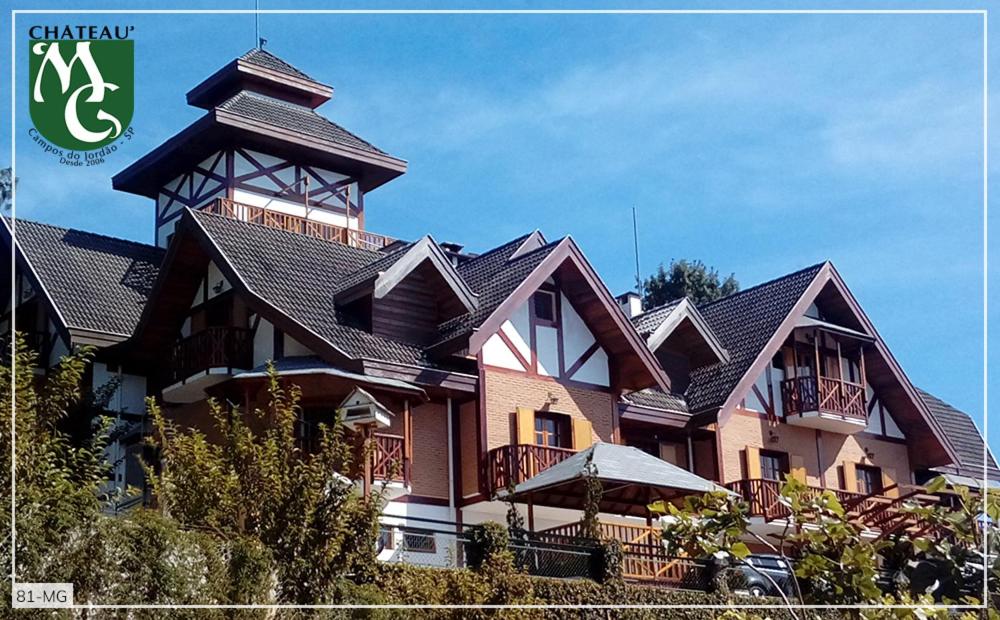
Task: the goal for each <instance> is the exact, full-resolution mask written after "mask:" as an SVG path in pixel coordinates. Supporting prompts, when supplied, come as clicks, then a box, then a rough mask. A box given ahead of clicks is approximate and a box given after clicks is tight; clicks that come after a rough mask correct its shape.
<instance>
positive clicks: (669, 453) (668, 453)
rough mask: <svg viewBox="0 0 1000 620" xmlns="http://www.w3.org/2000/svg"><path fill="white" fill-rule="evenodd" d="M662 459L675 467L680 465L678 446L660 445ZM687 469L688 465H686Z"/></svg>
mask: <svg viewBox="0 0 1000 620" xmlns="http://www.w3.org/2000/svg"><path fill="white" fill-rule="evenodd" d="M660 458H661V459H662V460H664V461H666V462H668V463H671V464H673V465H679V463H678V462H677V446H675V445H673V444H669V443H662V442H661V443H660ZM684 465H685V468H686V466H687V463H685V464H684Z"/></svg>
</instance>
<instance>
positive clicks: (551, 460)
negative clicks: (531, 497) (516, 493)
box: [483, 444, 576, 495]
mask: <svg viewBox="0 0 1000 620" xmlns="http://www.w3.org/2000/svg"><path fill="white" fill-rule="evenodd" d="M574 454H576V451H574V450H570V449H568V448H552V447H549V446H536V445H533V444H514V445H509V446H500V447H499V448H494V449H492V450H490V451H489V452H487V453H486V463H485V469H486V471H485V475H484V477H483V479H484V480H485V482H486V487H487V488H486V491H487V493H488V494H490V495H492V494H493V493H494V492H496V491H502V490H504V489H506V488H507V487H508V486H509V485H510V484H511V483H513V484H514V485H518V484H520V483H522V482H524V481H525V480H527V479H528V478H532V477H534V476H535V475H537V474H539V473H541V472H543V471H545V470H546V469H548V468H549V467H552V466H553V465H555V464H556V463H560V462H562V461H564V460H566V459H567V458H569V457H571V456H573V455H574Z"/></svg>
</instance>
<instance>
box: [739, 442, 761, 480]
mask: <svg viewBox="0 0 1000 620" xmlns="http://www.w3.org/2000/svg"><path fill="white" fill-rule="evenodd" d="M743 453H744V454H745V455H746V461H747V479H748V480H757V479H759V478H760V477H761V473H760V448H758V447H756V446H747V448H746V450H744V452H743Z"/></svg>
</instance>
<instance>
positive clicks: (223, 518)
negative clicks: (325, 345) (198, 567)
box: [147, 367, 383, 603]
mask: <svg viewBox="0 0 1000 620" xmlns="http://www.w3.org/2000/svg"><path fill="white" fill-rule="evenodd" d="M268 393H269V395H270V402H269V403H268V405H267V406H266V407H263V408H259V409H255V410H254V411H253V412H251V413H250V414H249V415H245V414H244V413H242V412H241V411H240V410H239V409H237V408H236V407H233V406H229V407H222V406H221V405H219V403H217V402H215V401H210V402H209V409H210V411H211V415H212V418H213V419H214V422H215V430H216V432H217V434H218V437H219V438H220V439H219V440H217V441H209V440H208V438H207V437H206V436H205V434H204V433H203V432H201V431H200V430H196V429H187V430H181V429H179V428H178V427H177V426H176V425H175V424H174V423H172V422H170V421H168V420H166V419H165V418H164V416H163V413H162V412H161V411H160V409H159V408H158V407H157V406H156V403H155V402H152V401H150V402H149V411H150V414H151V418H152V421H153V428H154V437H153V438H152V443H153V445H154V446H155V447H156V448H157V449H158V452H159V469H158V471H154V468H153V467H151V466H147V471H148V472H149V474H150V480H151V483H152V488H153V492H154V495H155V497H156V498H157V501H158V502H159V506H160V509H161V510H162V511H163V513H164V514H166V515H169V516H170V517H171V518H173V519H176V520H177V521H178V522H179V523H180V524H181V525H183V526H185V527H189V528H198V529H203V530H207V531H211V532H214V533H216V534H217V535H218V536H220V537H222V538H224V539H233V538H241V539H242V538H249V539H252V540H257V541H259V542H260V543H261V545H262V546H263V549H266V551H267V553H268V554H269V556H270V558H271V560H272V561H273V564H274V566H275V569H276V571H277V574H276V583H277V593H276V594H277V599H278V600H280V601H286V602H294V603H307V602H315V601H318V600H322V599H323V597H324V593H325V590H326V589H327V588H328V587H329V586H330V584H331V583H333V582H334V581H335V579H336V577H338V576H341V575H347V574H357V573H361V572H364V571H366V570H369V569H370V567H371V566H372V565H373V564H374V563H375V562H376V558H375V548H376V539H377V537H378V528H379V523H378V517H379V514H380V513H381V509H382V503H383V502H382V497H381V493H380V491H375V492H373V493H372V494H371V495H368V496H364V495H362V494H361V493H360V492H359V491H358V489H357V487H356V486H355V484H354V482H353V481H352V480H351V478H350V477H349V474H350V472H351V461H352V454H353V448H352V446H351V444H350V443H349V442H348V441H347V440H346V438H345V436H344V428H343V425H342V424H340V422H339V419H337V420H331V423H330V424H322V423H321V424H319V425H317V430H318V434H319V440H318V447H317V448H316V449H315V450H313V451H307V450H304V449H302V448H301V447H300V445H299V441H298V438H297V437H296V433H295V428H296V421H297V420H298V419H299V417H300V414H301V411H300V408H299V397H300V393H299V389H298V388H297V387H294V386H293V387H290V388H287V389H286V388H285V387H283V386H282V385H281V382H280V381H279V379H278V376H277V374H276V372H275V371H274V368H273V367H271V368H270V369H269V378H268ZM257 428H259V429H260V430H255V429H257Z"/></svg>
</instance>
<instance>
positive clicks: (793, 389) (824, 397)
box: [781, 377, 868, 420]
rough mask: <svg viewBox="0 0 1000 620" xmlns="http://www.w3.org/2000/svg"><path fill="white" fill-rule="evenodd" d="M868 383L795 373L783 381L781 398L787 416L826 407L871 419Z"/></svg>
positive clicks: (825, 409)
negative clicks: (868, 402)
mask: <svg viewBox="0 0 1000 620" xmlns="http://www.w3.org/2000/svg"><path fill="white" fill-rule="evenodd" d="M865 400H866V395H865V388H864V386H862V385H860V384H858V383H851V382H850V381H843V380H841V379H835V378H831V377H819V378H818V379H817V378H816V377H795V378H792V379H785V380H784V381H782V382H781V402H782V406H783V408H784V412H785V415H786V416H790V415H800V414H802V413H804V412H807V411H825V412H830V413H836V414H838V415H843V416H847V417H851V418H858V419H861V420H867V419H868V409H867V406H866V403H865Z"/></svg>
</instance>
